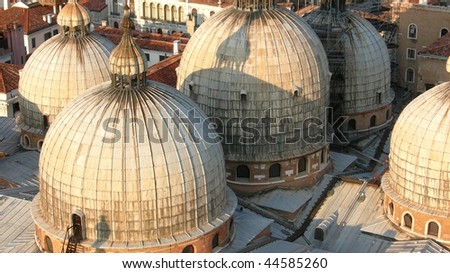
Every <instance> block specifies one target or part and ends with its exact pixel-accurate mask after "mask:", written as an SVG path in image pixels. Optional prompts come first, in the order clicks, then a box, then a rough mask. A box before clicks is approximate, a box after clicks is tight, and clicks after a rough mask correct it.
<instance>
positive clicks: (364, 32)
mask: <svg viewBox="0 0 450 273" xmlns="http://www.w3.org/2000/svg"><path fill="white" fill-rule="evenodd" d="M325 2H326V1H325ZM327 7H328V6H327V5H325V7H322V9H319V10H316V11H313V12H311V13H310V14H308V15H307V16H305V20H306V21H307V22H308V24H309V25H310V26H311V27H312V28H313V29H314V31H315V32H316V33H317V35H318V36H319V38H320V39H321V41H322V43H323V45H324V47H325V50H326V52H327V55H328V61H329V66H330V71H331V73H333V75H332V77H331V94H332V96H331V99H332V103H333V102H334V103H336V104H338V105H339V107H341V109H340V113H341V114H352V113H355V112H367V111H370V110H373V109H376V108H380V107H382V106H384V105H386V104H390V103H391V102H392V100H393V93H392V92H391V90H390V84H391V76H390V75H391V68H390V60H389V53H388V50H387V47H386V44H385V41H384V40H383V39H382V38H381V36H380V34H379V32H378V31H377V30H376V29H375V28H374V27H373V26H372V24H371V23H370V22H369V21H367V20H366V19H364V18H362V17H360V16H359V15H356V14H352V13H350V12H345V11H339V10H337V9H327ZM333 100H334V101H333ZM335 108H336V107H335ZM335 110H336V109H335Z"/></svg>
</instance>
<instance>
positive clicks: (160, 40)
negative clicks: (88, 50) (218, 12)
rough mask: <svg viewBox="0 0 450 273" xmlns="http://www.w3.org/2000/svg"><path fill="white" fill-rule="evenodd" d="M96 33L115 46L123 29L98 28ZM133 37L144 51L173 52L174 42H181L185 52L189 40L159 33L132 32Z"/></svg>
mask: <svg viewBox="0 0 450 273" xmlns="http://www.w3.org/2000/svg"><path fill="white" fill-rule="evenodd" d="M94 32H96V33H98V34H100V35H102V36H104V37H105V38H107V39H108V40H110V41H111V42H113V43H114V44H118V43H119V41H120V39H121V38H122V33H123V30H122V29H117V28H112V27H98V28H96V29H95V30H94ZM131 34H132V36H133V39H134V41H135V42H136V43H137V44H138V45H139V47H141V48H142V49H149V50H156V51H163V52H172V50H173V42H174V41H176V40H179V41H180V42H181V44H180V50H184V47H185V46H186V44H187V42H188V41H189V38H185V37H181V36H179V35H176V34H175V35H164V34H157V33H149V32H142V31H137V30H134V31H132V33H131Z"/></svg>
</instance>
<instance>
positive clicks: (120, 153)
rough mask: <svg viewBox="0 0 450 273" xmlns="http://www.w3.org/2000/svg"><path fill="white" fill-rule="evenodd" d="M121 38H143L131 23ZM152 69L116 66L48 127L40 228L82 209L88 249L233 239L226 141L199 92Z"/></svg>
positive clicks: (54, 228)
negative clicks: (153, 75)
mask: <svg viewBox="0 0 450 273" xmlns="http://www.w3.org/2000/svg"><path fill="white" fill-rule="evenodd" d="M125 11H127V10H125ZM124 16H125V18H126V19H128V20H130V19H129V17H128V13H127V12H125V15H124ZM122 40H128V41H130V44H128V45H126V44H124V43H122V42H121V43H119V46H118V47H119V50H121V49H123V48H120V47H121V46H131V47H137V46H136V44H135V43H134V42H133V41H132V39H131V36H130V34H129V29H126V30H125V32H124V35H123V37H122ZM135 49H136V50H137V49H139V48H135ZM136 50H134V49H133V51H136ZM129 57H130V58H134V57H133V56H129ZM114 58H115V57H114V56H111V58H110V59H111V61H112V60H113V59H114ZM125 63H127V64H129V65H132V62H129V61H126V62H125ZM121 71H132V70H130V69H126V70H121ZM129 73H132V72H129ZM145 73H146V71H145V70H144V71H141V74H138V75H137V74H127V75H123V74H122V73H119V72H118V73H113V80H112V82H106V83H103V84H100V85H98V86H96V87H94V88H92V89H90V90H88V91H86V92H84V93H83V94H82V95H80V96H79V97H77V98H76V99H74V100H73V101H72V102H71V103H70V104H69V105H68V106H67V107H66V108H65V109H64V110H63V111H62V112H61V114H60V115H59V116H58V118H57V120H56V121H55V123H54V124H53V125H52V127H50V129H49V131H48V134H47V136H46V141H45V143H44V146H43V148H42V152H41V156H40V161H39V172H40V193H39V195H38V196H37V197H36V199H35V200H34V201H33V202H34V209H33V217H34V219H35V222H36V225H37V228H38V229H39V230H40V229H43V230H45V231H46V232H48V234H49V236H58V234H60V233H61V231H65V229H66V227H67V226H70V225H72V224H75V223H74V222H71V219H72V215H73V214H77V215H82V218H83V220H80V221H79V228H80V229H82V230H83V235H80V236H79V237H80V238H79V240H80V244H81V246H82V247H83V248H84V250H85V251H93V250H92V249H99V248H101V249H103V251H106V252H124V251H164V252H169V251H170V252H172V251H177V250H176V248H177V247H178V246H179V245H183V244H186V242H188V243H189V244H194V245H195V244H200V246H196V247H195V248H196V249H195V251H201V252H204V251H211V249H212V247H214V246H211V244H205V243H204V242H203V241H202V240H208V241H209V240H212V236H213V235H214V234H216V236H218V238H217V239H216V241H217V243H216V244H217V245H216V246H218V245H219V244H221V245H223V244H224V243H226V242H227V240H229V235H228V234H229V232H230V228H229V226H228V222H229V221H230V219H231V215H232V214H233V211H234V209H235V207H236V197H235V196H234V194H233V192H232V191H231V190H229V189H227V187H226V177H225V164H224V161H223V151H222V147H221V145H220V142H219V139H218V138H217V136H216V134H215V132H214V131H213V129H212V128H211V126H210V125H209V123H208V122H207V117H206V115H205V114H204V113H203V112H202V111H201V110H199V109H198V107H197V106H196V105H195V103H194V102H193V101H191V100H190V99H189V98H187V97H186V96H184V95H183V94H181V93H180V92H178V91H177V90H175V89H173V88H172V87H169V86H167V85H164V84H160V83H156V82H146V80H145ZM223 225H226V226H225V227H224V228H222V226H223ZM75 233H76V231H75ZM210 233H213V234H212V235H211V236H210V237H211V238H209V237H208V239H205V238H201V237H202V236H208V234H210ZM219 233H220V235H219ZM41 236H42V235H41ZM62 238H63V237H62V236H59V238H58V240H59V241H61V240H62ZM39 240H42V238H39ZM192 240H194V242H191V241H192ZM99 242H101V243H99ZM205 245H207V247H205ZM133 249H134V250H133ZM180 251H181V250H180Z"/></svg>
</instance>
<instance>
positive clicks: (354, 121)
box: [347, 119, 356, 131]
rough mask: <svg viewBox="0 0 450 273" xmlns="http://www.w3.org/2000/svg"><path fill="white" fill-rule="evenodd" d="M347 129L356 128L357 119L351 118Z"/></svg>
mask: <svg viewBox="0 0 450 273" xmlns="http://www.w3.org/2000/svg"><path fill="white" fill-rule="evenodd" d="M347 129H348V130H350V131H353V130H356V120H354V119H351V120H349V121H348V123H347Z"/></svg>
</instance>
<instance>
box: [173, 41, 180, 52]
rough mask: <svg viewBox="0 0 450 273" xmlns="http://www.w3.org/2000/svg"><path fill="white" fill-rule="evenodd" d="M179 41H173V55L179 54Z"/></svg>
mask: <svg viewBox="0 0 450 273" xmlns="http://www.w3.org/2000/svg"><path fill="white" fill-rule="evenodd" d="M180 44H181V41H180V40H175V41H173V55H177V54H180Z"/></svg>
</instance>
